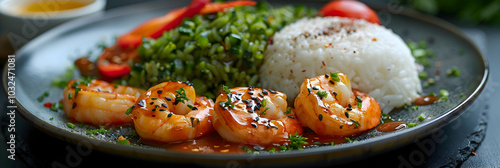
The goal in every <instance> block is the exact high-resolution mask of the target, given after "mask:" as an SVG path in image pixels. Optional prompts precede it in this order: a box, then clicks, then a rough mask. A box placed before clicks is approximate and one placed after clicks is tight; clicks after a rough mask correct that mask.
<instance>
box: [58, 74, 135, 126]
mask: <svg viewBox="0 0 500 168" xmlns="http://www.w3.org/2000/svg"><path fill="white" fill-rule="evenodd" d="M143 92H144V90H142V89H138V88H134V87H128V86H120V85H114V84H111V83H108V82H105V81H100V80H96V79H94V80H91V81H89V80H72V81H70V82H68V86H67V87H66V88H64V90H63V95H64V98H63V100H62V103H63V106H64V112H65V113H66V115H67V116H68V117H70V118H71V120H73V121H77V122H84V123H90V124H94V125H106V124H132V118H131V117H129V116H127V115H125V112H126V111H127V109H128V108H129V107H130V106H132V105H133V104H134V103H135V100H136V99H137V97H138V96H139V95H140V94H141V93H143Z"/></svg>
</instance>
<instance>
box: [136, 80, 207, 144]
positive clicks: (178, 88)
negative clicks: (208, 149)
mask: <svg viewBox="0 0 500 168" xmlns="http://www.w3.org/2000/svg"><path fill="white" fill-rule="evenodd" d="M213 107H214V103H213V101H212V100H210V99H207V98H206V97H203V96H197V95H196V93H195V90H194V88H193V86H191V84H188V83H183V82H163V83H160V84H158V85H156V86H153V87H151V88H150V89H148V90H147V91H146V92H145V93H143V94H142V95H141V96H139V98H138V99H137V101H136V104H135V105H134V106H132V107H131V113H132V115H133V120H134V126H135V130H136V132H137V134H139V136H141V139H144V140H149V141H156V142H161V143H167V142H179V141H185V140H189V139H195V138H198V137H200V136H202V135H205V134H209V133H211V132H212V131H213V127H212V122H211V120H212V119H211V118H212V114H213V111H214V108H213Z"/></svg>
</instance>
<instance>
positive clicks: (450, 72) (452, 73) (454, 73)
mask: <svg viewBox="0 0 500 168" xmlns="http://www.w3.org/2000/svg"><path fill="white" fill-rule="evenodd" d="M446 75H448V76H460V70H458V68H457V67H456V66H453V67H451V69H447V70H446Z"/></svg>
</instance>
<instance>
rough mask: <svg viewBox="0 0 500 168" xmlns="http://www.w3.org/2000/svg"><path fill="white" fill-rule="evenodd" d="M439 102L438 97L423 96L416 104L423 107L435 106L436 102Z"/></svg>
mask: <svg viewBox="0 0 500 168" xmlns="http://www.w3.org/2000/svg"><path fill="white" fill-rule="evenodd" d="M437 100H439V97H437V96H422V97H419V98H417V99H416V100H415V102H414V104H415V105H419V106H423V105H429V104H433V103H434V102H435V101H437Z"/></svg>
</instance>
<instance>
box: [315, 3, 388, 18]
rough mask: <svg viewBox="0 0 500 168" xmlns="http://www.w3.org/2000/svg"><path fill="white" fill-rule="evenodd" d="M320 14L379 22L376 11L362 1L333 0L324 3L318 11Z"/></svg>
mask: <svg viewBox="0 0 500 168" xmlns="http://www.w3.org/2000/svg"><path fill="white" fill-rule="evenodd" d="M318 14H319V15H321V16H339V17H348V18H352V19H364V20H366V21H368V22H371V23H375V24H380V19H379V18H378V16H377V13H375V11H373V10H372V9H371V8H370V7H368V6H366V5H365V4H364V3H362V2H359V1H354V0H334V1H331V2H329V3H327V4H326V5H324V6H323V7H322V8H321V9H320V10H319V12H318Z"/></svg>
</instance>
